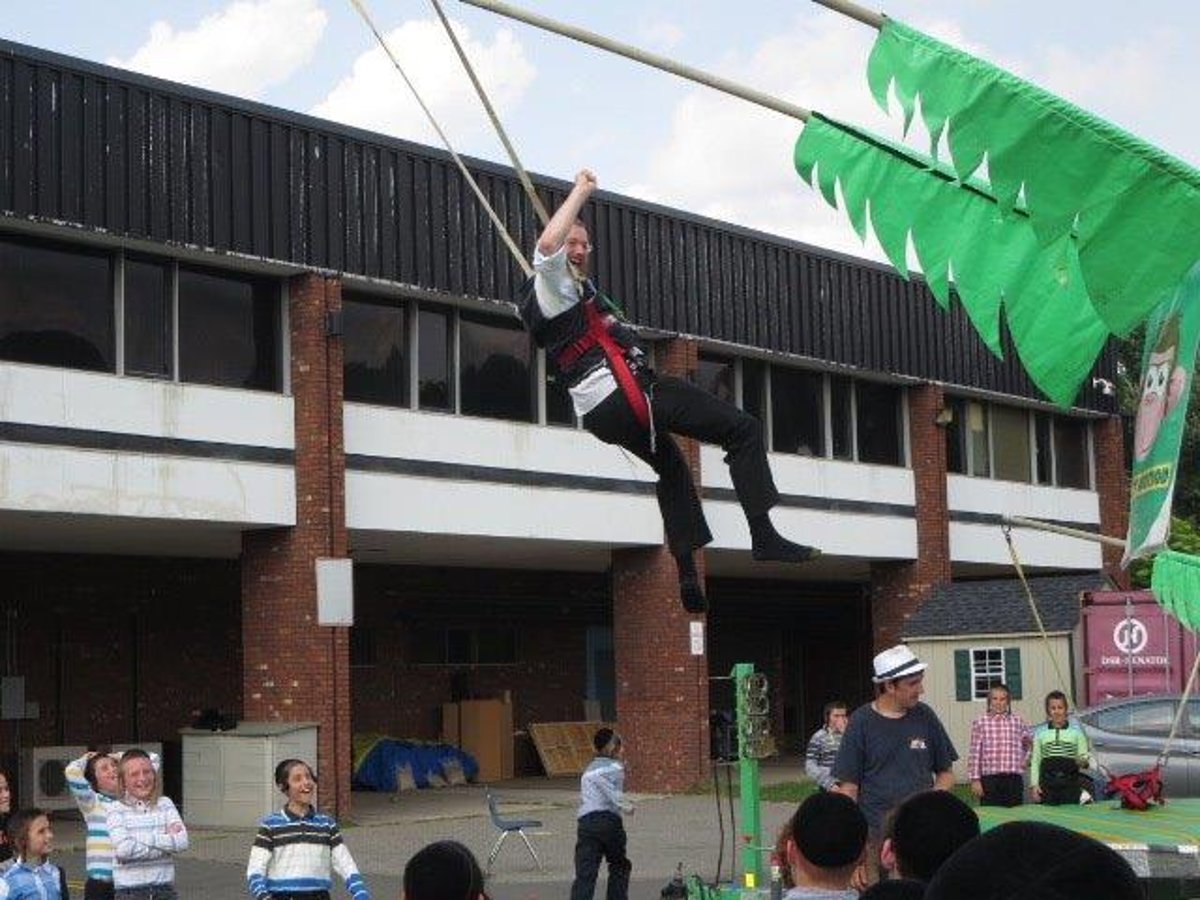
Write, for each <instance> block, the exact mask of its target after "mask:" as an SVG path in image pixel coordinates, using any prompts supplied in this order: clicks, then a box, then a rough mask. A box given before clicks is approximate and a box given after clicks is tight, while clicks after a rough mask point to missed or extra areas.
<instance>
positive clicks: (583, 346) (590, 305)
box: [556, 299, 650, 428]
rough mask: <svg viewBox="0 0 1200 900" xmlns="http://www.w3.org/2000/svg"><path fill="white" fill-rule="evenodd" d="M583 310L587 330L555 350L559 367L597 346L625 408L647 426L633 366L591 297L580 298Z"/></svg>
mask: <svg viewBox="0 0 1200 900" xmlns="http://www.w3.org/2000/svg"><path fill="white" fill-rule="evenodd" d="M583 311H584V314H585V315H586V316H587V331H585V332H584V333H583V334H582V335H580V336H579V337H578V338H577V339H576V340H574V341H572V342H571V343H570V344H568V345H567V347H566V348H565V349H564V350H563V351H562V352H561V353H559V354H558V358H557V360H556V361H557V363H558V367H559V368H560V369H563V370H566V369H569V368H570V367H571V366H573V365H574V364H575V363H576V361H578V360H579V358H580V357H582V356H583V354H585V353H587V352H588V351H589V350H591V349H592V348H593V347H599V348H600V349H601V350H603V351H604V356H605V357H606V358H607V359H608V368H609V369H610V370H611V371H612V373H613V377H614V378H616V379H617V385H618V386H619V387H620V388H621V393H622V394H624V395H625V400H626V402H628V403H629V408H630V409H632V410H633V415H634V416H635V417H636V418H637V420H638V422H639V423H641V425H642V427H643V428H649V427H650V404H649V403H647V402H646V394H645V393H644V392H643V391H642V387H641V385H639V384H638V381H637V378H636V377H635V376H634V374H633V370H632V369H630V368H629V360H627V359H626V358H625V351H624V350H623V349H622V348H621V346H620V345H619V344H618V343H617V342H616V340H614V339H613V336H612V335H611V334H609V332H608V329H607V328H606V327H605V325H604V318H603V317H602V316H601V315H600V312H599V310H597V309H596V301H595V300H594V299H592V300H585V301H583Z"/></svg>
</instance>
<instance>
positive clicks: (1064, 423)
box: [1054, 417, 1091, 488]
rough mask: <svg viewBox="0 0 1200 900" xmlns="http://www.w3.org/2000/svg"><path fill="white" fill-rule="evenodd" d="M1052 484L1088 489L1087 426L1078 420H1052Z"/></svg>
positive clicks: (1060, 418)
mask: <svg viewBox="0 0 1200 900" xmlns="http://www.w3.org/2000/svg"><path fill="white" fill-rule="evenodd" d="M1054 482H1055V484H1057V485H1058V486H1059V487H1069V488H1088V487H1090V486H1091V472H1090V467H1089V466H1088V426H1087V422H1084V421H1082V420H1080V419H1067V418H1063V417H1057V418H1055V420H1054Z"/></svg>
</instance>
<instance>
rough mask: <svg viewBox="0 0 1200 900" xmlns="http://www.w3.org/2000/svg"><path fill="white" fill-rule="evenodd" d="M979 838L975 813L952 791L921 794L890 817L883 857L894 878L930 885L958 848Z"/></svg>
mask: <svg viewBox="0 0 1200 900" xmlns="http://www.w3.org/2000/svg"><path fill="white" fill-rule="evenodd" d="M976 837H979V816H978V815H976V814H975V810H973V809H971V807H969V806H967V804H965V803H963V802H962V801H961V800H959V799H958V798H957V797H955V796H954V795H953V794H952V793H950V792H949V791H922V792H921V793H919V794H913V795H912V796H911V797H909V798H908V799H907V800H905V801H904V802H903V803H901V804H900V805H899V806H897V807H896V808H895V809H894V810H892V813H891V815H889V816H888V819H887V824H886V825H885V826H884V831H883V846H882V848H881V849H880V858H881V861H882V863H883V867H884V868H885V869H888V870H889V871H891V872H892V873H893V874H894V875H895V876H897V877H899V878H913V879H916V880H917V881H925V882H928V881H929V880H930V879H931V878H933V876H934V873H936V872H937V870H938V868H939V867H940V866H941V865H942V863H944V862H945V861H946V860H947V859H949V858H950V857H951V856H952V855H953V854H954V852H955V851H956V850H958V848H959V847H961V846H962V845H963V844H965V843H967V842H968V841H969V840H971V839H972V838H976Z"/></svg>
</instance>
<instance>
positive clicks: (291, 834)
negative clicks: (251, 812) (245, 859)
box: [246, 759, 371, 900]
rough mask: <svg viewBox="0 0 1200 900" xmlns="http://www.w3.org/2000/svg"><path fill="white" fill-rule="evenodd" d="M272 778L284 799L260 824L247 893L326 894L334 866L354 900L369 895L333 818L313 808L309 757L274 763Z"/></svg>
mask: <svg viewBox="0 0 1200 900" xmlns="http://www.w3.org/2000/svg"><path fill="white" fill-rule="evenodd" d="M275 783H276V784H277V785H278V786H279V789H280V790H281V791H283V793H284V795H285V796H286V797H287V803H285V804H284V806H283V809H281V810H279V812H275V813H271V814H270V815H269V816H267V817H266V818H264V819H263V820H262V822H261V823H260V824H259V826H258V835H257V836H256V837H255V838H254V846H253V847H251V848H250V863H249V865H247V866H246V881H247V882H248V884H249V886H250V893H251V895H252V896H254V897H255V898H256V900H268V898H270V900H285V898H286V900H328V898H329V891H330V888H331V887H332V886H333V881H332V878H331V877H330V869H331V868H332V870H333V871H335V872H337V873H338V875H340V876H341V877H342V878H343V879H345V882H346V890H347V891H348V892H349V893H350V896H351V897H352V898H354V900H370V898H371V895H370V892H369V891H368V890H367V884H366V882H365V881H363V877H362V875H360V874H359V871H358V866H357V865H355V864H354V858H353V857H352V856H351V855H350V851H349V850H347V849H346V845H345V843H343V841H342V832H341V829H340V828H338V824H337V822H336V821H334V819H333V818H332V817H331V816H327V815H325V814H324V813H319V812H317V808H316V796H315V795H316V787H317V779H316V776H315V775H313V772H312V769H311V768H310V767H309V765H308V763H306V762H304V761H303V760H299V759H285V760H284V761H283V762H281V763H280V764H279V765H277V766H276V767H275Z"/></svg>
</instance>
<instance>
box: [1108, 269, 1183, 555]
mask: <svg viewBox="0 0 1200 900" xmlns="http://www.w3.org/2000/svg"><path fill="white" fill-rule="evenodd" d="M1198 341H1200V263H1197V264H1196V265H1195V266H1193V267H1192V269H1191V271H1190V272H1188V274H1187V276H1186V277H1185V278H1184V279H1183V281H1182V283H1181V284H1180V285H1179V288H1178V289H1177V290H1176V291H1175V293H1174V295H1173V296H1172V297H1171V298H1170V299H1169V300H1167V301H1165V302H1164V303H1163V304H1162V305H1161V306H1159V307H1158V308H1157V309H1156V310H1155V311H1154V312H1153V313H1152V314H1151V316H1150V318H1149V319H1148V320H1147V322H1146V343H1145V346H1144V348H1143V350H1142V380H1141V398H1140V399H1139V400H1138V407H1137V418H1136V420H1135V424H1134V436H1133V473H1132V477H1131V478H1130V483H1129V503H1130V506H1129V535H1128V537H1127V539H1126V547H1125V559H1124V560H1123V563H1122V564H1123V565H1128V563H1129V562H1130V561H1131V560H1134V559H1137V558H1138V557H1141V556H1149V555H1151V554H1153V553H1156V552H1158V551H1159V550H1161V549H1163V548H1164V547H1166V544H1167V536H1168V534H1169V533H1170V530H1171V497H1172V495H1173V493H1174V491H1175V474H1176V470H1177V468H1178V466H1179V448H1180V444H1181V442H1182V440H1183V429H1184V420H1185V418H1186V416H1187V407H1188V397H1189V395H1190V394H1191V390H1192V369H1193V366H1194V364H1195V360H1196V345H1197V342H1198Z"/></svg>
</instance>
